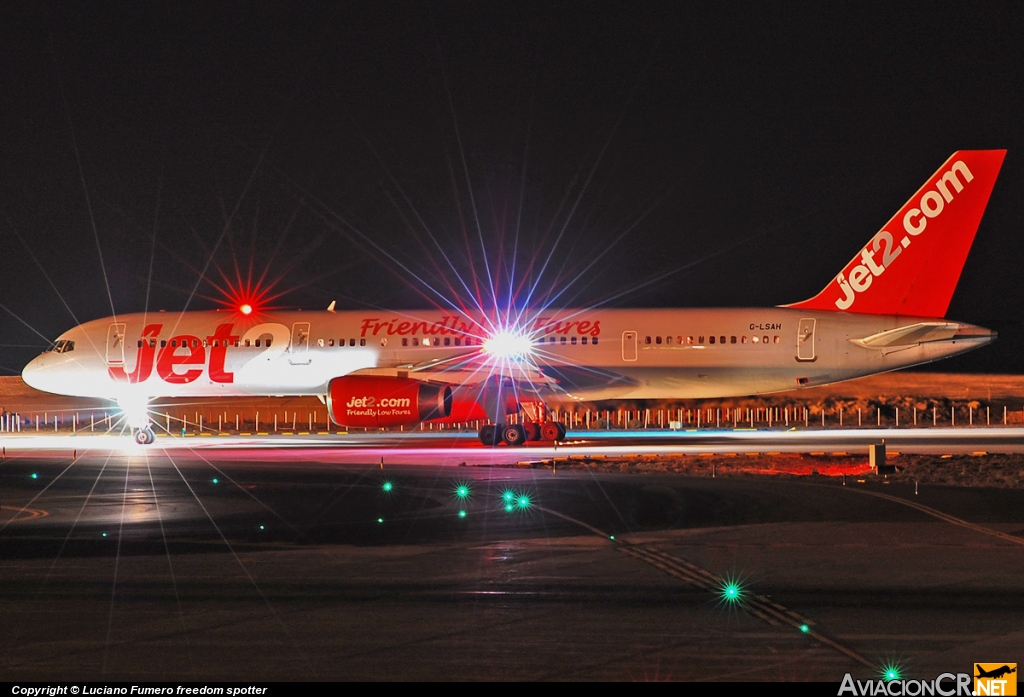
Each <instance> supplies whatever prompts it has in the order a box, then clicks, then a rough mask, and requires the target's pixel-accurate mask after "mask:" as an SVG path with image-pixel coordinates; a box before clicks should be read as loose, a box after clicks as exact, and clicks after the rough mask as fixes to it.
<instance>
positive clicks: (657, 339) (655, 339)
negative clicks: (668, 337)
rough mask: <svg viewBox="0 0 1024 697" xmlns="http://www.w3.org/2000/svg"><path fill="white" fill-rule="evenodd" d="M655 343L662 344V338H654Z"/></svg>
mask: <svg viewBox="0 0 1024 697" xmlns="http://www.w3.org/2000/svg"><path fill="white" fill-rule="evenodd" d="M654 343H656V344H660V343H661V337H660V336H656V337H654Z"/></svg>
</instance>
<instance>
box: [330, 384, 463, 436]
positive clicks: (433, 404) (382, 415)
mask: <svg viewBox="0 0 1024 697" xmlns="http://www.w3.org/2000/svg"><path fill="white" fill-rule="evenodd" d="M327 412H328V413H329V414H330V415H331V420H332V421H333V422H334V423H336V424H338V425H339V426H354V427H357V428H380V427H384V426H413V425H415V424H418V423H420V422H421V421H427V420H428V419H443V418H445V417H447V416H449V415H450V414H451V413H452V388H451V387H450V386H448V385H435V384H431V383H429V382H422V381H420V380H410V379H409V378H391V377H375V376H371V375H367V376H363V375H352V376H348V377H343V378H334V379H333V380H331V382H330V384H329V385H328V386H327Z"/></svg>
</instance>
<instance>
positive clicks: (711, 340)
mask: <svg viewBox="0 0 1024 697" xmlns="http://www.w3.org/2000/svg"><path fill="white" fill-rule="evenodd" d="M708 339H710V341H708V343H709V344H713V343H715V337H713V336H709V337H708Z"/></svg>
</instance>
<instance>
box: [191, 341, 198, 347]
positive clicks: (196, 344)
mask: <svg viewBox="0 0 1024 697" xmlns="http://www.w3.org/2000/svg"><path fill="white" fill-rule="evenodd" d="M192 348H199V339H192Z"/></svg>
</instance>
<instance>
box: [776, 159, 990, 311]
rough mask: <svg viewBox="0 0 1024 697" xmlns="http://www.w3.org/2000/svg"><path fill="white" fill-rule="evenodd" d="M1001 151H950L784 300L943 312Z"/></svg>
mask: <svg viewBox="0 0 1024 697" xmlns="http://www.w3.org/2000/svg"><path fill="white" fill-rule="evenodd" d="M1005 156H1006V151H1005V150H958V151H957V152H955V153H953V155H952V156H951V157H950V158H949V159H948V160H946V162H945V163H944V164H943V165H942V166H941V167H939V169H938V171H937V172H936V173H935V174H933V175H932V176H931V178H930V179H929V180H928V181H927V182H926V183H925V185H924V186H922V187H921V188H920V189H919V190H918V191H917V193H916V194H914V195H913V196H911V198H910V200H909V201H907V202H906V203H905V204H904V205H903V208H901V209H900V211H899V212H898V213H897V214H896V215H895V216H893V218H892V220H890V221H889V222H888V223H886V224H885V227H883V228H882V229H881V230H880V231H879V232H878V234H876V235H875V236H874V237H873V238H871V241H870V242H868V244H867V246H866V247H864V249H862V250H861V252H860V254H858V255H857V256H855V257H854V258H853V260H852V261H851V262H850V263H849V264H847V265H846V268H844V269H843V271H842V273H840V274H839V275H838V276H836V277H835V278H834V279H832V281H831V282H830V283H829V284H828V285H827V286H825V289H824V290H822V291H821V292H820V293H818V294H817V295H815V296H814V297H813V298H811V299H810V300H804V301H803V302H799V303H794V304H792V305H787V306H786V307H797V308H804V309H808V310H832V311H836V310H845V311H847V312H862V313H865V314H873V315H911V316H914V317H943V316H945V314H946V309H947V308H948V307H949V301H950V299H951V298H952V297H953V290H954V289H955V288H956V283H957V281H958V280H959V279H960V272H961V270H962V269H963V267H964V262H965V261H966V260H967V252H968V251H970V249H971V243H972V242H974V234H975V233H976V232H977V231H978V224H979V223H980V222H981V216H982V214H983V213H984V212H985V206H986V205H988V198H989V195H990V194H991V193H992V187H993V186H994V185H995V183H996V177H997V176H998V175H999V168H1000V167H1002V164H1003V158H1004V157H1005Z"/></svg>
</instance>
